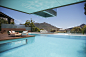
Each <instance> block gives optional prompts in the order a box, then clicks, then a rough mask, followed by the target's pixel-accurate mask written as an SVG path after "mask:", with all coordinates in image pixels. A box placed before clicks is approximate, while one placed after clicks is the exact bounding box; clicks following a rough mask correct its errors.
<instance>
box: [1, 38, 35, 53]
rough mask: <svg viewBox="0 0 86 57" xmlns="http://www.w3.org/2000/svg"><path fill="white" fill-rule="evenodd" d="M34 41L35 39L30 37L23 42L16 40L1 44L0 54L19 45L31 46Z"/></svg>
mask: <svg viewBox="0 0 86 57" xmlns="http://www.w3.org/2000/svg"><path fill="white" fill-rule="evenodd" d="M34 41H35V37H30V38H27V41H26V39H24V40H19V41H18V40H16V41H15V42H8V43H3V44H0V53H1V52H4V51H7V50H9V49H12V48H15V47H19V46H21V45H25V44H32V43H33V42H34Z"/></svg>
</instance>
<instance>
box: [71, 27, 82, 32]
mask: <svg viewBox="0 0 86 57" xmlns="http://www.w3.org/2000/svg"><path fill="white" fill-rule="evenodd" d="M81 31H82V29H81V28H80V27H74V28H73V29H71V32H72V33H81Z"/></svg>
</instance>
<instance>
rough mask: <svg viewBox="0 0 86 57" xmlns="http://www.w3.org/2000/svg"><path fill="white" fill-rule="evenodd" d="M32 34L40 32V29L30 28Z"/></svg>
mask: <svg viewBox="0 0 86 57" xmlns="http://www.w3.org/2000/svg"><path fill="white" fill-rule="evenodd" d="M32 32H40V29H39V28H37V27H33V28H32Z"/></svg>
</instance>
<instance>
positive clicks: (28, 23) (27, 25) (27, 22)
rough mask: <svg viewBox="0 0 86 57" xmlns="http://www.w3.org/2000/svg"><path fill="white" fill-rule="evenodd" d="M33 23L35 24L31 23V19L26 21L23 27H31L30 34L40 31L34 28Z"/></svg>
mask: <svg viewBox="0 0 86 57" xmlns="http://www.w3.org/2000/svg"><path fill="white" fill-rule="evenodd" d="M34 22H35V21H33V20H32V19H31V20H27V21H26V22H25V24H24V25H25V26H26V27H31V31H32V32H35V31H37V32H39V31H40V29H39V28H37V27H35V25H34Z"/></svg>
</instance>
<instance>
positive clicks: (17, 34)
mask: <svg viewBox="0 0 86 57" xmlns="http://www.w3.org/2000/svg"><path fill="white" fill-rule="evenodd" d="M9 32H10V36H22V34H21V33H16V32H15V31H12V33H11V31H9Z"/></svg>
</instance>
